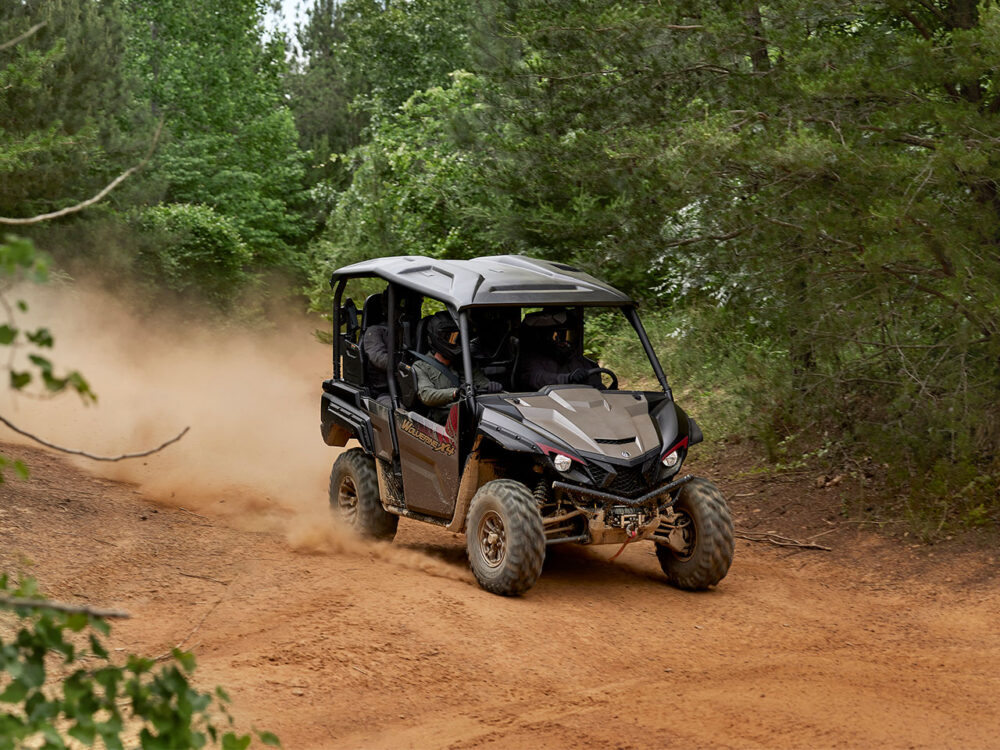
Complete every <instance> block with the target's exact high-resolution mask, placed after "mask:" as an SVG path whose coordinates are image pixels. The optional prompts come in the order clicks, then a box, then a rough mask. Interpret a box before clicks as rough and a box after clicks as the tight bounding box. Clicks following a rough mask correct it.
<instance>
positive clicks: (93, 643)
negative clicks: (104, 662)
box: [90, 633, 108, 659]
mask: <svg viewBox="0 0 1000 750" xmlns="http://www.w3.org/2000/svg"><path fill="white" fill-rule="evenodd" d="M90 650H91V652H93V654H94V656H97V657H100V658H101V659H107V658H108V651H107V649H106V648H104V645H103V644H102V643H101V641H100V639H98V638H97V636H95V635H94V634H93V633H91V635H90Z"/></svg>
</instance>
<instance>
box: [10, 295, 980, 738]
mask: <svg viewBox="0 0 1000 750" xmlns="http://www.w3.org/2000/svg"><path fill="white" fill-rule="evenodd" d="M64 296H66V297H69V296H72V295H62V294H60V295H59V299H48V300H47V301H44V300H43V302H42V303H40V305H39V307H38V309H41V310H42V311H43V312H44V313H45V314H47V315H48V316H50V317H49V319H50V320H51V319H57V320H60V321H64V322H65V323H64V325H63V326H62V327H61V328H60V327H56V326H54V327H55V328H56V335H57V341H59V346H58V348H57V352H58V354H59V360H60V361H66V362H70V363H72V364H73V365H74V366H78V367H80V368H81V369H82V370H83V371H84V372H86V373H87V374H88V375H89V376H90V377H91V379H92V380H93V383H94V387H95V389H96V390H97V391H98V393H99V394H101V396H102V405H101V407H100V408H98V409H96V410H87V411H84V410H82V409H78V408H77V407H76V406H75V405H72V404H71V403H70V402H69V401H67V400H65V399H60V400H58V401H54V402H52V403H51V404H39V403H36V402H22V403H21V404H20V405H19V406H18V410H17V411H16V412H11V411H9V409H8V407H5V406H4V405H3V404H0V407H2V408H5V412H4V413H5V414H12V415H13V416H14V417H15V418H16V419H17V420H18V421H19V422H20V423H21V424H22V425H23V426H25V427H28V428H29V429H33V430H36V431H39V432H44V433H45V434H46V436H47V437H49V438H51V439H55V440H57V441H59V442H63V443H73V444H76V445H85V446H86V447H87V448H88V449H90V450H106V451H109V452H120V451H121V450H123V449H131V450H134V449H137V448H140V447H144V446H145V445H149V444H155V443H156V442H158V441H159V440H160V439H163V438H165V437H168V436H169V435H171V434H173V433H174V432H176V430H177V429H179V428H180V427H181V426H184V425H185V424H191V425H192V432H191V434H190V435H189V436H188V437H186V438H185V439H184V440H183V441H182V442H181V443H180V444H179V445H177V446H175V447H172V448H171V449H170V450H169V451H167V452H165V453H164V454H163V455H160V456H157V457H155V458H152V459H149V460H146V461H143V462H138V463H133V464H130V465H115V466H112V467H99V466H94V465H90V466H88V467H87V470H86V471H85V470H82V469H81V468H79V467H78V466H76V465H73V464H71V463H68V462H67V461H65V460H63V459H62V458H59V457H56V456H54V455H51V454H49V453H46V452H41V451H38V450H34V449H31V448H27V447H24V446H23V445H3V446H0V452H4V453H5V454H7V455H13V456H18V457H23V458H24V459H25V460H27V462H28V463H29V464H30V465H31V467H32V471H33V478H32V480H31V481H29V482H11V483H8V484H5V485H0V566H2V569H3V570H7V571H17V570H22V571H25V572H27V573H30V574H31V575H34V576H35V577H36V578H38V579H39V581H40V583H41V586H42V587H43V589H44V590H45V591H47V592H48V593H49V594H50V595H52V596H54V597H57V598H59V599H64V600H71V601H83V602H90V603H92V604H94V605H101V606H109V607H112V606H113V607H121V608H123V609H126V610H128V611H129V612H131V613H132V615H133V619H131V620H129V621H126V622H123V623H120V624H118V625H116V627H115V629H114V632H113V634H112V639H113V644H112V645H113V646H115V647H117V648H121V649H125V650H128V651H135V652H139V653H144V654H150V655H157V654H161V653H164V652H166V651H167V650H169V648H170V647H171V646H173V645H176V644H183V645H184V647H186V648H189V649H191V650H193V651H194V652H195V653H196V654H197V656H198V661H199V669H198V673H197V675H198V679H199V680H200V681H201V682H202V684H203V685H204V686H205V687H210V686H213V685H216V684H222V685H224V686H226V687H227V688H228V689H229V692H230V693H231V695H232V696H233V699H234V705H233V713H234V715H235V717H236V719H237V721H238V723H239V724H240V726H242V727H244V728H249V727H250V726H251V725H253V726H257V727H259V728H264V729H269V730H272V731H274V732H276V733H277V734H278V735H279V736H280V737H281V738H282V740H283V742H284V745H285V747H286V748H289V749H290V750H298V749H299V748H392V749H393V750H395V749H397V748H452V749H455V750H457V749H458V748H520V747H524V748H567V747H588V748H649V747H735V748H800V747H887V748H896V747H899V748H903V747H930V748H938V747H946V746H947V747H965V748H986V747H998V748H1000V711H998V707H1000V698H998V697H997V696H998V695H1000V629H998V628H997V622H998V621H1000V583H998V580H997V577H996V565H995V559H994V557H992V556H991V555H993V554H994V552H992V551H990V550H980V551H977V550H975V549H969V548H968V545H967V546H966V547H965V548H962V550H964V551H962V550H960V549H958V548H955V547H932V548H931V547H919V546H910V545H907V544H905V543H903V542H899V541H892V540H887V539H884V538H879V537H876V536H873V535H870V534H868V533H866V532H864V531H863V530H860V529H859V528H858V527H857V526H856V525H852V524H849V523H846V522H844V521H843V520H842V519H841V518H840V516H839V515H838V512H837V511H838V510H839V507H840V503H841V499H842V496H843V493H845V492H849V488H847V487H845V485H841V486H840V487H838V488H836V489H827V490H819V489H816V488H815V487H814V485H813V477H809V476H802V477H797V476H794V475H793V476H772V477H761V476H756V475H755V476H754V478H748V477H747V476H746V475H741V474H740V471H741V469H746V468H747V467H748V465H747V464H746V462H745V461H744V460H743V459H741V458H740V456H739V455H738V450H737V449H732V450H727V451H725V452H724V453H722V454H720V455H725V456H726V463H719V464H712V463H702V464H701V465H700V466H697V467H696V470H697V471H698V472H699V473H703V474H705V475H707V476H711V477H714V478H716V479H717V480H718V481H719V483H720V485H721V486H722V488H723V490H724V491H725V493H726V495H727V496H728V497H729V498H730V502H731V505H732V507H733V511H734V515H735V518H736V521H737V525H738V527H739V528H743V529H754V530H758V531H763V530H774V531H778V532H780V533H783V534H785V535H787V536H792V537H796V538H802V539H805V538H808V537H816V538H817V539H818V540H819V541H822V542H823V543H826V544H828V545H829V546H831V547H832V548H833V549H832V551H830V552H821V551H803V550H796V549H793V550H787V549H776V548H772V547H767V546H763V545H760V544H751V543H749V542H745V541H740V542H739V543H738V546H737V554H736V560H735V562H734V565H733V568H732V570H731V572H730V574H729V576H728V577H727V578H726V579H725V580H724V581H723V582H722V583H721V585H720V586H719V587H718V588H717V589H716V590H713V591H711V592H707V593H703V594H691V593H684V592H680V591H677V590H674V589H672V588H670V587H668V586H666V585H665V584H664V583H663V582H662V577H661V574H660V572H659V568H658V565H657V563H656V558H655V557H654V556H653V555H652V551H651V547H649V546H648V545H636V546H635V547H634V548H631V547H630V548H628V549H626V551H625V552H624V554H623V555H622V556H621V557H620V558H619V559H618V560H616V561H615V562H614V563H609V562H607V558H608V557H610V555H611V554H612V553H613V552H614V551H615V550H614V549H611V548H598V549H596V550H585V549H582V548H573V549H554V550H552V551H551V553H550V555H549V557H548V559H547V561H546V566H545V570H544V572H543V575H542V577H541V579H540V580H539V582H538V584H537V585H536V586H535V587H534V588H533V589H532V590H531V591H530V592H529V593H528V594H527V595H526V596H524V597H522V598H515V599H505V598H500V597H496V596H492V595H490V594H487V593H485V592H483V591H482V590H480V589H479V588H478V587H477V586H476V585H475V582H474V581H473V578H472V576H471V574H470V573H469V571H468V568H467V563H466V560H465V552H464V540H463V538H462V537H459V536H456V535H453V534H450V533H448V532H446V531H443V530H440V529H436V528H432V527H427V526H424V525H421V524H416V523H412V522H408V521H405V520H404V521H402V522H401V523H400V529H399V534H398V536H397V538H396V541H395V542H394V543H393V544H391V545H387V544H366V543H362V542H360V541H357V540H353V539H350V538H344V537H341V536H338V535H336V534H335V533H333V531H332V530H331V529H330V526H329V519H328V516H327V515H326V512H325V507H324V506H325V497H324V494H325V482H326V475H327V472H328V470H329V465H330V462H332V460H333V458H334V455H333V451H331V450H330V449H328V448H326V447H325V446H323V445H322V441H321V439H320V436H319V430H318V414H317V411H318V409H317V406H318V392H319V391H318V383H319V380H320V379H321V378H322V377H323V375H324V373H325V370H326V369H327V367H328V364H327V359H326V358H327V354H326V351H325V349H322V348H320V347H310V346H309V344H308V325H306V324H302V323H301V322H298V321H293V322H291V323H289V325H287V326H282V327H281V328H280V329H278V330H276V331H274V332H272V333H268V332H260V333H257V334H255V335H254V336H245V335H242V334H237V333H235V332H233V331H225V332H223V335H222V336H217V337H214V336H212V335H209V334H198V335H191V334H190V332H187V331H183V330H181V331H173V330H172V329H171V327H170V326H169V325H164V324H162V322H161V323H156V324H154V323H150V322H149V321H144V322H141V323H139V322H136V321H132V320H130V319H129V318H128V316H127V315H125V314H124V313H123V312H122V311H121V309H119V308H116V307H115V306H114V305H109V304H107V301H106V300H103V299H100V298H95V297H92V296H87V295H85V294H84V295H82V297H78V298H76V299H68V298H67V299H64V298H63V297H64ZM81 299H82V307H81ZM73 305H76V307H75V308H74V307H73ZM67 306H68V307H67ZM80 309H84V310H86V311H87V313H86V315H83V314H81V313H80V312H79V310H80ZM74 311H75V312H74ZM95 317H96V318H97V324H95ZM74 325H75V326H76V328H74ZM94 331H98V332H99V333H98V334H94ZM293 334H294V335H293ZM74 342H75V344H74ZM4 439H6V437H4ZM741 461H742V463H741ZM98 470H100V471H105V472H106V473H105V474H104V476H96V475H95V474H93V473H90V472H93V471H98Z"/></svg>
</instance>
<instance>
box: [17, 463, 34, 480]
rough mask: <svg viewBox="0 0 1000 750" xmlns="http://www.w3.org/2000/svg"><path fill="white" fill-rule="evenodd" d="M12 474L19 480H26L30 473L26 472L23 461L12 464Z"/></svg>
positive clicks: (26, 466) (25, 465)
mask: <svg viewBox="0 0 1000 750" xmlns="http://www.w3.org/2000/svg"><path fill="white" fill-rule="evenodd" d="M14 472H15V473H16V474H17V475H18V476H19V477H20V478H21V479H27V478H28V477H30V476H31V472H30V471H28V465H27V464H26V463H24V461H15V462H14Z"/></svg>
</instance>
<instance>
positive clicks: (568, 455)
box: [535, 443, 583, 464]
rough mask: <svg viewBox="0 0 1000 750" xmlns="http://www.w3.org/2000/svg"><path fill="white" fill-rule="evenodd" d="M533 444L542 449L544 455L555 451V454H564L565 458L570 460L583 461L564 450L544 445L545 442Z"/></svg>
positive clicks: (580, 462) (579, 462)
mask: <svg viewBox="0 0 1000 750" xmlns="http://www.w3.org/2000/svg"><path fill="white" fill-rule="evenodd" d="M535 445H537V446H538V447H539V448H541V449H542V453H544V454H545V455H548V454H550V453H555V454H557V455H559V456H566V458H568V459H570V460H571V461H576V462H577V463H578V464H582V463H583V461H581V460H580V459H579V458H577V457H576V456H573V455H571V454H569V453H567V452H566V451H561V450H559V449H558V448H553V447H552V446H551V445H546V444H545V443H535Z"/></svg>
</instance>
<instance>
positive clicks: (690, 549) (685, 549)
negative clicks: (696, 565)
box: [670, 509, 698, 562]
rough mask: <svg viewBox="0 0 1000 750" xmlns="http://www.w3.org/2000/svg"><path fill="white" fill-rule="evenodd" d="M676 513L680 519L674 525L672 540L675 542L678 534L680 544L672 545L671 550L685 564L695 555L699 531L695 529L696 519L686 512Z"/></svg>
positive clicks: (678, 511) (671, 533)
mask: <svg viewBox="0 0 1000 750" xmlns="http://www.w3.org/2000/svg"><path fill="white" fill-rule="evenodd" d="M676 513H677V515H678V519H677V522H676V523H675V524H674V528H673V529H672V530H671V531H670V538H671V541H673V540H674V539H675V537H674V535H675V534H676V535H677V537H676V539H677V541H678V542H679V544H677V545H676V546H674V544H673V543H672V544H671V545H670V549H671V551H672V552H673V553H674V557H676V558H677V559H678V560H680V561H682V562H683V561H685V560H690V559H691V556H692V555H693V554H694V548H695V544H696V542H697V541H698V530H697V529H696V528H695V525H694V519H693V518H691V516H689V515H688V514H687V513H686V512H685V511H683V510H679V509H678V510H677V511H676ZM678 548H679V549H678Z"/></svg>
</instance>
